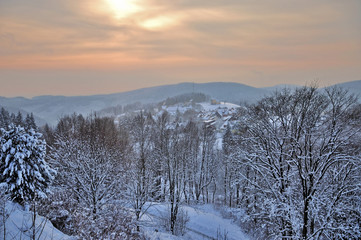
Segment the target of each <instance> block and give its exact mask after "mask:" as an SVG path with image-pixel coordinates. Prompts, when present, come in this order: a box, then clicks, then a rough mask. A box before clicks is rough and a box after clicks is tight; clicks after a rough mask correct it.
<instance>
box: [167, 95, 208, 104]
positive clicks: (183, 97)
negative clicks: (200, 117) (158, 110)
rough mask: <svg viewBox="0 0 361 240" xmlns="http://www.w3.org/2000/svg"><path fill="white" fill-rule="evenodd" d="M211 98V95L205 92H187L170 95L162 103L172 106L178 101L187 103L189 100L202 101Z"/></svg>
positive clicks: (193, 101)
mask: <svg viewBox="0 0 361 240" xmlns="http://www.w3.org/2000/svg"><path fill="white" fill-rule="evenodd" d="M209 100H210V98H209V96H207V95H205V94H203V93H185V94H181V95H178V96H175V97H169V98H167V99H166V100H164V101H163V102H161V103H160V104H164V105H166V106H172V105H175V104H178V103H187V102H192V103H201V102H206V101H209Z"/></svg>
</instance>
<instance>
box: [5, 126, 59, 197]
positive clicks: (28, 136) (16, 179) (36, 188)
mask: <svg viewBox="0 0 361 240" xmlns="http://www.w3.org/2000/svg"><path fill="white" fill-rule="evenodd" d="M41 138H42V135H41V134H40V133H37V132H35V131H34V130H29V131H26V130H25V129H24V128H22V127H15V126H12V127H11V128H10V130H8V131H7V130H4V129H1V137H0V147H1V148H0V173H1V175H0V182H1V183H4V184H6V187H7V192H8V193H9V194H10V195H11V197H12V199H13V200H14V201H16V202H18V203H21V204H23V203H25V202H28V201H32V200H34V198H35V197H36V196H39V197H46V192H47V189H48V186H49V184H50V182H51V180H52V179H53V174H54V173H55V172H54V171H53V170H52V169H51V168H50V167H49V165H48V164H47V162H46V161H45V159H44V158H45V152H46V143H45V141H44V140H42V139H41Z"/></svg>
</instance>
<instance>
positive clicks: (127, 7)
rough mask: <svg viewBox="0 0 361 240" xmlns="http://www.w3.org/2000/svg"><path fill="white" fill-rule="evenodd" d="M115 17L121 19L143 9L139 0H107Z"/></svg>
mask: <svg viewBox="0 0 361 240" xmlns="http://www.w3.org/2000/svg"><path fill="white" fill-rule="evenodd" d="M105 1H106V3H107V4H108V7H109V8H110V10H111V11H112V12H113V13H114V17H115V18H118V19H121V18H125V17H128V16H129V15H131V14H134V13H136V12H138V11H140V10H141V8H140V6H139V5H138V4H137V0H105Z"/></svg>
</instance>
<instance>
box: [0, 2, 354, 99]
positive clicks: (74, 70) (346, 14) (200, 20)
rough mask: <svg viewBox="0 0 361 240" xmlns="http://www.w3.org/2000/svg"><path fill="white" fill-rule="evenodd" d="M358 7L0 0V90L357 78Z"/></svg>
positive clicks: (75, 91)
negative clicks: (190, 82)
mask: <svg viewBox="0 0 361 240" xmlns="http://www.w3.org/2000/svg"><path fill="white" fill-rule="evenodd" d="M360 12H361V1H359V0H348V1H337V0H330V1H329V0H327V1H326V0H321V1H287V0H275V1H268V0H261V1H252V0H222V1H216V0H182V1H178V0H176V1H169V0H79V1H70V0H63V1H57V0H47V1H46V0H37V1H28V0H17V1H11V0H3V1H0V86H1V87H0V96H20V95H21V96H36V95H43V94H61V95H88V94H103V93H113V92H121V91H127V90H132V89H137V88H142V87H149V86H155V85H161V84H173V83H179V82H189V81H192V82H211V81H228V82H230V81H231V82H239V83H243V84H247V85H251V86H256V87H263V86H272V85H276V84H299V85H302V84H305V83H307V82H310V81H312V80H314V79H318V81H319V83H320V84H321V85H322V86H325V85H330V84H334V83H337V82H345V81H352V80H360V79H361V31H360V29H361V14H360ZM87 82H88V83H89V84H87ZM90 82H91V84H90ZM69 84H73V86H69Z"/></svg>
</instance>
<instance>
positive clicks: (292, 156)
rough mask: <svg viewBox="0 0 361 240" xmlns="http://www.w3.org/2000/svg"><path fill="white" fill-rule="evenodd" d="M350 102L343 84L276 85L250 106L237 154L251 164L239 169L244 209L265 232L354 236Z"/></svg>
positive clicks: (355, 171) (354, 131) (356, 209)
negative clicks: (245, 185) (277, 87)
mask: <svg viewBox="0 0 361 240" xmlns="http://www.w3.org/2000/svg"><path fill="white" fill-rule="evenodd" d="M356 106H357V105H356V99H355V98H354V97H353V96H350V95H348V94H347V92H345V91H344V90H342V89H338V88H332V89H326V90H325V91H322V92H321V91H319V90H317V89H316V88H315V87H303V88H299V89H296V90H295V91H291V90H283V91H280V92H275V93H274V94H272V95H271V96H269V97H266V98H264V99H262V100H261V101H260V102H258V103H257V104H255V105H253V106H252V107H250V109H249V113H248V116H247V117H245V119H244V121H243V122H242V124H243V125H246V126H247V128H248V130H247V134H245V135H244V136H242V139H241V143H240V144H241V145H240V149H239V151H240V154H239V159H238V160H239V164H240V165H241V166H242V167H243V168H247V167H248V168H249V169H250V171H248V172H247V175H245V174H243V172H240V175H241V176H242V178H243V179H245V180H246V181H248V182H249V186H248V189H247V193H246V194H247V195H248V196H249V200H250V201H248V204H247V205H246V206H245V207H246V209H247V213H248V214H249V216H250V219H252V220H253V221H254V224H256V225H260V224H262V225H264V226H265V229H267V232H266V233H265V235H268V236H270V237H272V238H273V237H276V238H282V239H289V238H296V239H353V238H354V239H359V237H360V227H359V226H360V221H361V218H360V216H361V214H360V205H361V202H360V198H359V197H358V195H359V193H360V183H361V182H360V175H359V173H360V160H359V152H360V146H359V145H358V146H357V145H356V144H354V142H355V141H358V140H357V139H358V138H359V131H360V124H359V123H358V121H359V117H360V115H357V114H356V115H357V117H355V116H353V115H355V111H354V109H355V107H356ZM351 146H353V147H351ZM264 237H265V236H264Z"/></svg>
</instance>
